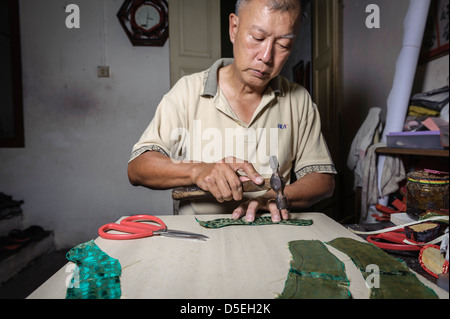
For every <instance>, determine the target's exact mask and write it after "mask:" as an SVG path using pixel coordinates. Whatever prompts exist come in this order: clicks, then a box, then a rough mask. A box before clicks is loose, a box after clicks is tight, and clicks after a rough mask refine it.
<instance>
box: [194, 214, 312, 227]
mask: <svg viewBox="0 0 450 319" xmlns="http://www.w3.org/2000/svg"><path fill="white" fill-rule="evenodd" d="M195 220H196V221H197V222H198V223H199V224H200V225H201V226H202V227H205V228H222V227H226V226H236V225H247V226H261V225H292V226H310V225H312V224H313V221H312V220H308V219H290V220H282V221H281V222H278V223H274V222H272V219H271V217H270V216H261V217H257V218H256V219H255V220H254V221H253V222H247V221H246V220H245V217H243V218H240V219H236V220H234V219H231V218H218V219H213V220H209V221H201V220H198V219H197V217H196V218H195Z"/></svg>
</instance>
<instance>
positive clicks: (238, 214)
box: [231, 204, 247, 220]
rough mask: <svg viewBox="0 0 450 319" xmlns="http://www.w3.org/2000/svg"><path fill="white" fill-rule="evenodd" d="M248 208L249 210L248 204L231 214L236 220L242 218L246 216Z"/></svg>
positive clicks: (240, 206)
mask: <svg viewBox="0 0 450 319" xmlns="http://www.w3.org/2000/svg"><path fill="white" fill-rule="evenodd" d="M246 208H247V205H246V204H242V205H239V207H238V208H236V209H235V210H234V211H233V213H232V214H231V218H232V219H234V220H236V219H239V218H241V217H242V216H244V214H245V211H246Z"/></svg>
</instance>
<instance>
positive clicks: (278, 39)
mask: <svg viewBox="0 0 450 319" xmlns="http://www.w3.org/2000/svg"><path fill="white" fill-rule="evenodd" d="M297 18H298V13H297V12H282V11H273V10H272V11H271V10H270V9H269V8H268V7H267V6H265V5H264V1H263V0H254V1H251V2H250V3H248V4H246V5H244V6H243V7H242V9H241V11H240V12H239V17H238V16H236V15H234V14H232V15H231V16H230V38H231V42H232V43H233V45H234V46H233V51H234V59H235V60H234V63H235V66H236V68H237V71H238V72H239V74H240V77H241V81H242V82H243V83H245V84H246V85H248V86H250V87H253V88H265V87H266V86H267V84H268V83H269V81H270V80H271V79H273V78H274V77H276V76H277V75H278V74H280V72H281V70H282V69H283V66H284V64H285V63H286V60H287V59H288V57H289V54H290V53H291V51H292V48H293V46H294V40H295V35H296V34H297V29H298V23H297V21H298V19H297Z"/></svg>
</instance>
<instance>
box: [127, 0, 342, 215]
mask: <svg viewBox="0 0 450 319" xmlns="http://www.w3.org/2000/svg"><path fill="white" fill-rule="evenodd" d="M301 9H302V8H301V1H300V0H239V1H238V3H237V5H236V14H231V15H230V18H229V20H230V21H229V22H230V28H229V32H230V40H231V42H232V43H233V52H234V60H233V59H221V60H219V61H217V62H216V63H215V64H214V65H213V66H212V67H211V68H210V69H209V70H207V71H205V72H200V73H196V74H193V75H189V76H186V77H184V78H182V79H181V80H180V81H179V82H178V83H177V84H176V85H175V86H174V87H173V89H172V90H171V91H170V92H169V93H168V94H167V95H166V96H164V98H163V100H162V101H161V104H160V105H159V107H158V109H157V111H156V114H155V118H154V119H153V121H152V122H151V123H150V125H149V127H148V128H147V129H146V131H145V132H144V133H143V135H142V137H141V139H140V140H139V142H138V143H137V144H136V145H135V146H134V148H133V154H132V157H131V159H130V162H129V165H128V176H129V179H130V182H131V183H132V184H133V185H141V186H145V187H148V188H151V189H170V188H175V187H179V186H189V185H194V184H195V185H197V186H199V187H200V188H202V189H203V190H206V191H210V192H211V193H212V194H213V195H214V199H211V200H201V201H200V200H198V201H191V202H189V203H181V205H180V213H182V214H183V213H191V214H192V213H193V214H202V213H206V214H212V213H231V214H232V215H231V217H232V218H234V219H237V218H240V217H242V216H244V215H245V219H246V220H247V221H253V220H254V219H255V215H256V213H257V212H258V211H259V210H264V211H269V212H270V213H271V216H272V221H274V222H279V221H280V220H281V219H285V220H286V219H289V212H288V210H282V211H281V214H280V211H279V210H278V209H277V207H276V204H275V202H274V200H273V199H274V198H275V192H274V191H272V190H270V191H268V192H265V193H258V194H244V193H243V191H242V183H241V182H242V181H243V180H245V179H251V180H252V181H253V182H254V183H256V184H261V183H262V182H263V177H265V178H267V177H270V175H271V173H272V171H271V169H270V166H269V157H270V156H271V155H276V156H277V157H278V161H279V165H280V172H281V174H282V175H283V176H284V178H285V179H286V181H288V185H287V186H286V188H285V195H286V197H287V201H288V205H289V207H290V208H291V209H295V208H304V207H309V206H311V205H313V204H315V203H317V202H318V201H320V200H322V199H325V198H327V197H330V196H331V195H332V193H333V191H334V177H333V174H335V173H336V171H335V168H334V165H333V161H332V160H331V158H330V156H329V153H328V149H327V146H326V143H325V141H324V139H323V136H322V134H321V131H320V118H319V114H318V111H317V108H316V106H315V105H314V104H313V103H312V101H311V98H310V96H309V94H308V93H307V92H306V90H305V89H304V88H302V87H300V86H298V85H296V84H293V83H289V82H288V81H287V80H286V79H285V78H283V77H281V76H279V73H280V72H281V70H282V68H283V66H284V64H285V62H286V60H287V59H288V57H289V54H290V53H291V51H292V48H293V45H294V40H295V36H296V34H297V30H298V28H299V24H300V21H301ZM292 170H293V171H294V172H295V175H296V178H297V180H296V181H295V182H293V183H292V184H290V183H289V177H290V173H291V171H292ZM252 197H253V198H252Z"/></svg>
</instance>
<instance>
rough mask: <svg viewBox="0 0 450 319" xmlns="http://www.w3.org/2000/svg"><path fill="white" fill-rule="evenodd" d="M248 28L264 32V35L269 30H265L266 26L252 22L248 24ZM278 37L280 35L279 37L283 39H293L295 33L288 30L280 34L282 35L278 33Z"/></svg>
mask: <svg viewBox="0 0 450 319" xmlns="http://www.w3.org/2000/svg"><path fill="white" fill-rule="evenodd" d="M250 29H251V30H253V31H256V32H259V33H262V34H264V35H268V34H270V32H269V31H267V30H266V28H265V27H264V26H260V25H257V24H252V25H251V26H250ZM279 37H280V38H283V39H294V38H295V34H294V33H292V32H289V33H286V34H282V35H280V36H279Z"/></svg>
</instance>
